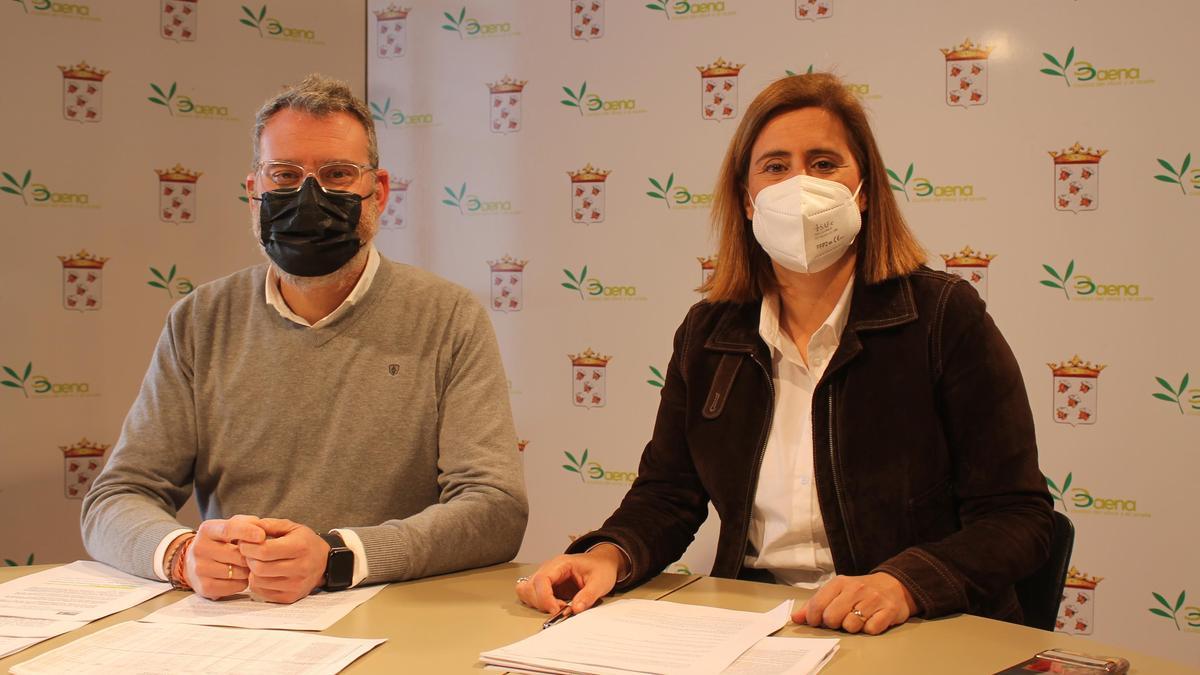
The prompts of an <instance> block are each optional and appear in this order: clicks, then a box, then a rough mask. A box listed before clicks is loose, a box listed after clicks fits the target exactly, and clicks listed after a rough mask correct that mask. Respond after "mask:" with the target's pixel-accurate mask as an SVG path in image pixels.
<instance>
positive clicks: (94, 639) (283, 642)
mask: <svg viewBox="0 0 1200 675" xmlns="http://www.w3.org/2000/svg"><path fill="white" fill-rule="evenodd" d="M385 641H386V640H360V639H354V638H335V637H328V636H325V635H309V634H307V633H289V632H286V631H277V630H245V629H238V628H214V627H212V626H189V625H175V624H168V623H139V622H137V621H127V622H125V623H119V624H117V625H115V626H113V627H111V628H107V629H105V630H102V631H99V632H96V633H92V634H91V635H88V636H86V637H83V638H80V639H78V640H75V641H74V642H71V643H69V644H67V645H64V646H62V647H59V648H58V649H54V650H52V651H48V652H46V653H45V654H42V655H40V656H37V657H35V658H33V659H30V660H28V661H25V662H24V663H18V664H17V665H15V666H13V668H12V670H10V671H9V672H11V673H16V674H17V675H22V674H26V673H29V674H33V673H36V674H38V675H40V674H42V673H73V674H79V675H90V674H93V673H97V674H98V673H113V672H127V673H176V672H179V673H182V672H187V673H248V674H256V673H262V674H263V675H266V674H268V673H270V674H272V675H274V674H276V673H278V674H286V675H329V674H332V673H336V672H338V671H340V670H341V669H343V668H345V667H346V666H348V665H350V664H351V663H352V662H353V661H354V660H355V659H357V658H358V657H360V656H362V655H363V654H366V653H367V652H369V651H371V650H372V649H374V648H375V647H376V646H378V645H380V644H383V643H384V642H385Z"/></svg>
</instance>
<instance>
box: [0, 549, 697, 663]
mask: <svg viewBox="0 0 1200 675" xmlns="http://www.w3.org/2000/svg"><path fill="white" fill-rule="evenodd" d="M49 567H51V566H49V565H35V566H33V567H7V568H0V583H3V582H5V581H9V580H11V579H15V578H17V577H19V576H21V575H24V574H29V573H31V572H38V571H41V570H44V569H48V568H49ZM535 569H537V566H536V565H521V564H518V563H507V564H504V565H495V566H493V567H486V568H483V569H478V570H468V571H466V572H459V573H456V574H447V575H444V576H440V577H432V578H429V579H420V580H417V581H409V582H404V583H399V584H392V585H390V586H388V587H387V588H385V589H383V590H382V591H380V592H379V595H376V596H375V597H374V598H371V600H370V601H369V602H366V603H364V604H362V605H359V606H358V607H356V608H355V609H354V610H353V611H352V612H350V613H349V614H347V615H346V617H345V618H343V619H342V620H341V621H339V622H337V623H336V624H334V625H333V626H332V627H331V628H329V629H328V630H325V631H322V634H324V635H334V636H338V637H359V638H387V640H388V641H387V642H385V643H383V644H382V645H379V646H378V647H376V648H375V649H373V650H371V651H370V652H369V653H368V654H367V655H366V656H363V657H362V658H360V659H358V660H357V661H355V662H354V663H353V664H352V665H351V666H350V667H349V668H348V669H347V670H346V672H349V673H355V674H358V673H388V674H389V675H393V674H395V673H437V674H439V675H440V674H441V673H471V672H474V673H482V672H484V671H483V665H482V664H480V663H478V658H479V653H480V652H483V651H487V650H489V649H495V648H496V647H500V646H503V645H506V644H508V643H510V642H516V641H517V640H520V639H521V638H525V637H528V636H530V635H532V634H534V633H536V632H537V631H538V630H539V629H540V628H541V625H542V622H543V621H545V620H546V615H544V614H542V613H540V612H536V611H534V610H532V609H529V608H528V607H525V606H523V605H521V604H520V603H519V602H517V598H516V595H515V594H514V593H513V586H514V585H515V583H516V580H517V577H519V576H521V575H523V574H532V573H533V571H534V570H535ZM698 579H700V577H695V576H687V575H682V574H662V575H659V576H658V577H657V578H655V579H653V580H651V581H650V582H649V583H646V584H643V585H642V586H640V587H638V588H636V589H634V590H632V591H630V592H629V593H626V594H624V595H623V596H622V597H629V598H642V599H651V600H656V599H658V598H661V597H663V596H665V595H667V594H668V593H670V592H671V591H673V590H675V589H677V588H679V587H681V586H685V585H687V584H689V583H691V582H693V581H696V580H698ZM186 595H187V594H186V593H184V592H182V591H171V592H168V593H165V594H163V595H160V596H158V597H157V598H154V599H153V600H149V601H147V602H144V603H142V604H140V605H138V606H136V607H133V608H131V609H127V610H125V611H123V612H118V613H117V614H114V615H112V616H108V617H105V618H103V619H100V620H98V621H93V622H92V623H89V624H88V625H87V626H84V627H83V628H81V629H79V630H77V631H72V632H70V633H67V634H65V635H60V636H58V637H56V638H51V639H49V640H46V641H44V642H39V643H38V644H36V645H34V646H32V647H30V648H29V649H26V650H24V651H21V652H17V653H16V654H13V655H12V656H9V657H7V658H3V659H0V673H7V672H8V669H9V668H11V667H12V666H14V665H15V664H17V663H21V662H22V661H27V660H29V659H31V658H33V657H35V656H37V655H38V654H41V653H43V652H47V651H49V650H51V649H55V648H57V647H61V646H63V645H65V644H67V643H68V642H70V641H71V640H75V639H78V638H80V637H82V636H84V635H87V634H89V633H94V632H96V631H98V630H101V629H103V628H108V627H109V626H112V625H114V624H117V623H121V622H123V621H136V620H138V619H140V618H142V617H144V616H146V615H147V614H149V613H151V612H153V611H154V610H156V609H158V608H160V607H163V606H165V605H169V604H171V603H172V602H175V601H177V600H179V599H181V598H183V597H186Z"/></svg>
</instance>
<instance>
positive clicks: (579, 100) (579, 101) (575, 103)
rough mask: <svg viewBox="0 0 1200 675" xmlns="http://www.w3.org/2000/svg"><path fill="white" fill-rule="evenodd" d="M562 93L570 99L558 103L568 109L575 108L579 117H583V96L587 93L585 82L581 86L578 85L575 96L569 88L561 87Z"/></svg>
mask: <svg viewBox="0 0 1200 675" xmlns="http://www.w3.org/2000/svg"><path fill="white" fill-rule="evenodd" d="M563 91H565V92H566V93H567V96H569V97H570V98H564V99H562V100H561V101H559V103H561V104H563V105H565V106H567V107H570V108H575V109H576V110H578V111H579V116H580V117H583V96H584V94H586V93H587V80H584V81H583V84H581V85H579V94H576V93H575V92H574V91H572V90H571V88H570V87H568V86H566V85H564V86H563Z"/></svg>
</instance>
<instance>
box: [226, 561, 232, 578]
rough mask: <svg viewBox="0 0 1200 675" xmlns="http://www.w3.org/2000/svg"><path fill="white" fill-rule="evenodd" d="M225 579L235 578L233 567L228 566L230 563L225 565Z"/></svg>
mask: <svg viewBox="0 0 1200 675" xmlns="http://www.w3.org/2000/svg"><path fill="white" fill-rule="evenodd" d="M225 578H226V579H232V578H233V565H231V564H228V563H226V564H225Z"/></svg>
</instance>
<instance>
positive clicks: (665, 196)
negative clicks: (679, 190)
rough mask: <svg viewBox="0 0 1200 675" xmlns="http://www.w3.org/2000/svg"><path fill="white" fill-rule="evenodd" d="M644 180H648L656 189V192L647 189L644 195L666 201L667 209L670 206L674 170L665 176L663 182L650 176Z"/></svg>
mask: <svg viewBox="0 0 1200 675" xmlns="http://www.w3.org/2000/svg"><path fill="white" fill-rule="evenodd" d="M646 180H648V181H650V184H651V185H653V186H654V187H655V188H656V189H657V190H658V192H655V191H653V190H647V191H646V196H647V197H653V198H655V199H661V200H663V201H664V202H666V203H667V208H668V209H669V208H671V187H672V186H674V185H675V172H674V171H672V172H671V175H669V176H667V180H666V182H665V183H660V182H659V181H657V180H655V179H654V178H652V177H651V178H647V179H646Z"/></svg>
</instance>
